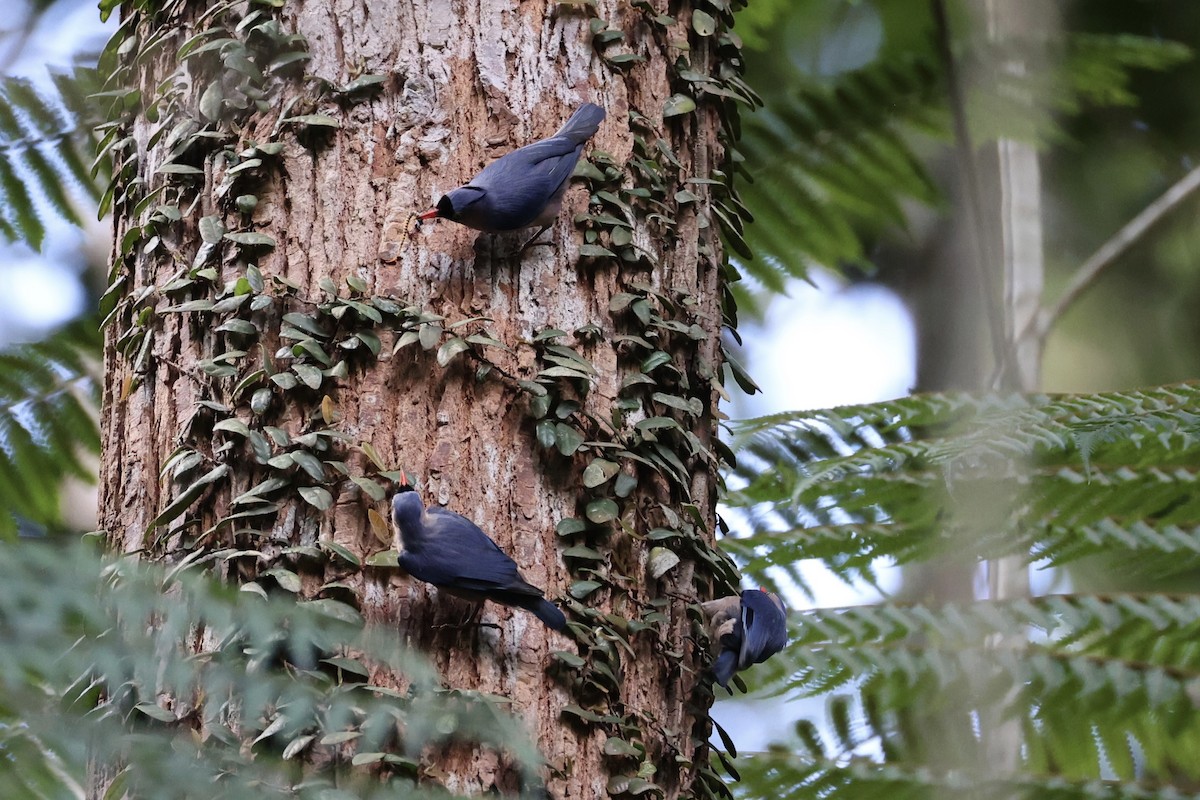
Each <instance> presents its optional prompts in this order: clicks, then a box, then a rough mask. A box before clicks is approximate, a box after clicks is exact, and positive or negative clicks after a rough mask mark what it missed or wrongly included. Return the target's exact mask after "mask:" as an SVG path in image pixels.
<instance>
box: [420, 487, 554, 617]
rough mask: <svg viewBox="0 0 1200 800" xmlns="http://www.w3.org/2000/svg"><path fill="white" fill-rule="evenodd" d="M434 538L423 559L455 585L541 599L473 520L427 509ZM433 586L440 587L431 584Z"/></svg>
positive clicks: (428, 525) (538, 592)
mask: <svg viewBox="0 0 1200 800" xmlns="http://www.w3.org/2000/svg"><path fill="white" fill-rule="evenodd" d="M426 513H427V514H428V519H427V522H426V523H425V525H426V528H428V529H429V532H430V534H431V536H430V540H429V544H428V545H427V546H426V547H425V548H424V551H425V552H423V553H422V555H423V556H424V560H425V561H426V562H427V563H430V562H432V563H436V564H437V565H438V567H439V569H438V572H439V573H440V574H443V575H445V576H447V577H452V579H453V582H454V584H455V585H456V586H457V587H458V588H460V589H464V590H467V591H473V592H506V593H511V594H516V595H527V596H530V597H541V596H542V591H541V590H540V589H538V588H537V587H536V586H532V585H530V584H529V583H526V582H525V579H524V578H522V577H521V573H520V572H519V571H518V570H517V565H516V562H514V561H513V560H512V559H511V558H509V557H508V555H507V554H506V553H505V552H504V551H503V550H501V549H500V547H499V545H497V544H496V543H495V542H494V541H492V538H491V537H490V536H488V535H487V534H486V533H484V532H483V531H482V530H480V528H479V526H478V525H476V524H475V523H474V522H471V520H469V519H467V518H466V517H464V516H462V515H461V514H456V513H454V512H453V511H449V510H447V509H444V508H438V507H436V506H435V507H433V508H429V509H426ZM430 583H437V582H436V581H430Z"/></svg>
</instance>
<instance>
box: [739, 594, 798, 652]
mask: <svg viewBox="0 0 1200 800" xmlns="http://www.w3.org/2000/svg"><path fill="white" fill-rule="evenodd" d="M741 623H742V624H741V628H742V643H741V650H740V653H739V657H738V662H739V663H740V664H741V665H742V667H743V668H745V667H748V666H750V665H751V664H761V663H762V662H764V661H766V660H767V659H768V658H770V657H771V656H773V655H775V654H776V653H778V652H779V651H780V650H782V649H783V648H784V646H785V645H786V644H787V617H786V616H784V614H783V612H782V611H781V610H780V609H779V606H777V605H775V603H774V602H772V600H771V598H770V596H769V595H768V594H767V593H766V592H760V591H757V590H751V591H746V592H742V618H741Z"/></svg>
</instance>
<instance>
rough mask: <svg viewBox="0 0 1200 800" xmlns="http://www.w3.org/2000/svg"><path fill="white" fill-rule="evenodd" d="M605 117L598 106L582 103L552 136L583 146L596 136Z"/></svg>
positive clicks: (602, 110)
mask: <svg viewBox="0 0 1200 800" xmlns="http://www.w3.org/2000/svg"><path fill="white" fill-rule="evenodd" d="M605 116H606V114H605V111H604V109H603V108H601V107H600V106H598V105H596V104H595V103H584V104H583V105H581V106H580V107H579V110H578V111H576V112H575V113H574V114H572V115H571V118H570V119H569V120H567V121H566V123H565V124H564V125H563V126H562V127H561V128H559V129H558V133H556V134H554V135H555V136H565V137H566V138H567V139H569V140H571V141H572V142H574V143H575V144H583V143H584V142H586V141H587V140H588V139H590V138H592V137H593V136H594V135H595V134H596V131H597V130H599V128H600V123H601V122H603V121H604V117H605Z"/></svg>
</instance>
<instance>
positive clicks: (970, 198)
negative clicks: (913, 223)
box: [930, 0, 1008, 373]
mask: <svg viewBox="0 0 1200 800" xmlns="http://www.w3.org/2000/svg"><path fill="white" fill-rule="evenodd" d="M930 8H931V10H932V12H933V20H934V26H935V27H936V29H937V47H938V53H939V55H940V57H941V59H942V62H943V66H944V68H945V70H946V85H947V89H948V92H949V95H950V111H951V113H952V115H953V117H954V142H955V149H956V150H957V152H958V163H959V167H960V168H961V171H962V175H963V184H964V185H963V188H964V190H965V193H966V196H967V222H968V226H969V227H970V236H971V239H972V240H973V244H974V250H975V262H976V269H977V270H978V271H979V283H980V287H981V289H982V291H983V302H984V305H985V307H986V308H987V318H988V329H989V332H990V335H991V340H992V356H993V358H995V359H996V371H997V372H999V373H1003V372H1004V371H1005V364H1006V363H1007V362H1008V348H1007V346H1006V342H1005V336H1004V321H1003V320H1002V319H1001V317H1000V303H999V300H998V298H997V297H996V291H995V288H994V287H993V285H992V281H991V277H990V276H989V275H988V265H989V264H993V263H995V261H994V260H993V259H992V258H990V257H989V250H990V248H989V247H988V239H987V238H986V237H985V236H984V231H983V203H982V198H983V194H982V190H981V189H980V185H979V172H978V169H977V168H976V163H975V146H974V145H973V144H972V143H971V131H970V129H969V128H968V127H967V108H966V98H965V97H964V95H963V89H962V83H961V81H960V80H959V77H958V69H957V66H956V63H955V60H954V52H953V50H952V49H951V38H950V24H949V22H948V21H947V19H946V4H945V0H930Z"/></svg>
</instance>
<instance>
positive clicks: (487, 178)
mask: <svg viewBox="0 0 1200 800" xmlns="http://www.w3.org/2000/svg"><path fill="white" fill-rule="evenodd" d="M582 152H583V144H582V143H580V144H575V143H574V142H572V141H571V140H569V139H567V138H565V137H561V136H554V137H551V138H549V139H543V140H542V141H540V142H534V143H533V144H529V145H525V146H524V147H522V148H520V149H519V150H514V151H513V152H511V153H509V154H508V155H506V156H503V157H502V158H498V159H496V160H495V161H493V162H492V163H491V164H488V165H487V166H486V167H484V168H483V170H482V171H481V172H480V173H479V174H478V175H476V176H475V177H474V178H472V179H471V182H470V183H469V184H467V185H468V186H470V187H473V188H477V189H482V190H483V191H485V192H488V193H489V195H488V199H489V201H490V202H492V203H505V202H506V201H509V200H511V201H512V202H513V203H515V204H520V206H521V207H526V204H528V205H529V206H534V205H536V206H537V211H541V210H542V207H543V206H545V204H546V203H547V202H548V201H549V200H550V198H551V197H553V196H554V195H555V194H557V193H558V190H559V189H561V188H562V187H563V185H564V184H566V182H567V179H568V178H570V177H571V172H572V171H573V170H574V169H575V162H577V161H578V160H579V154H580V153H582ZM497 189H503V191H494V190H497Z"/></svg>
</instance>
